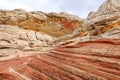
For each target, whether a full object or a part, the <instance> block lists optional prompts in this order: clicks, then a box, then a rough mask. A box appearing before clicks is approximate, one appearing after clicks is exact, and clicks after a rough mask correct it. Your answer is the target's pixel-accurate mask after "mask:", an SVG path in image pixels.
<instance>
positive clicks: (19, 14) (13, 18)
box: [0, 9, 82, 37]
mask: <svg viewBox="0 0 120 80" xmlns="http://www.w3.org/2000/svg"><path fill="white" fill-rule="evenodd" d="M81 21H82V19H81V18H79V17H77V16H74V15H70V14H67V13H60V14H58V13H53V12H52V13H48V14H47V13H43V12H41V11H33V12H27V11H24V10H21V9H15V10H11V11H10V10H0V24H5V25H13V26H19V27H20V28H23V29H27V30H35V31H38V32H39V31H42V32H44V33H46V34H49V35H52V36H55V37H59V36H62V35H65V34H70V33H72V31H73V30H74V29H75V28H77V27H78V26H80V25H81Z"/></svg>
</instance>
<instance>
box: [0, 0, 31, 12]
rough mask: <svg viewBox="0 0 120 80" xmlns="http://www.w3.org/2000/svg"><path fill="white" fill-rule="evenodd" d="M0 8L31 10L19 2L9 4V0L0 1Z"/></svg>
mask: <svg viewBox="0 0 120 80" xmlns="http://www.w3.org/2000/svg"><path fill="white" fill-rule="evenodd" d="M0 8H1V9H10V10H11V9H16V8H22V9H25V10H28V11H29V10H33V9H32V8H31V7H29V6H28V5H26V4H23V3H19V2H10V1H9V0H0Z"/></svg>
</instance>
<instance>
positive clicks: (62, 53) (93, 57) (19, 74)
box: [0, 39, 120, 80]
mask: <svg viewBox="0 0 120 80" xmlns="http://www.w3.org/2000/svg"><path fill="white" fill-rule="evenodd" d="M119 52H120V40H111V39H101V40H95V41H86V42H79V43H77V44H74V45H73V44H71V43H69V44H66V45H64V46H61V47H58V48H55V49H53V50H51V51H50V52H48V53H39V54H31V55H16V56H15V57H14V58H11V59H9V60H1V61H0V80H120V54H119Z"/></svg>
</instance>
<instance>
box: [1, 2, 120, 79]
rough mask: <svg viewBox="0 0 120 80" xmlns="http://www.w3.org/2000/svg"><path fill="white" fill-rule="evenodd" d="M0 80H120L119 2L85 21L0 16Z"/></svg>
mask: <svg viewBox="0 0 120 80" xmlns="http://www.w3.org/2000/svg"><path fill="white" fill-rule="evenodd" d="M0 80H120V0H106V1H105V2H104V3H103V4H102V5H101V6H100V8H99V9H98V10H97V11H96V12H91V13H90V14H89V15H88V17H87V18H86V19H81V18H79V17H77V16H75V15H70V14H67V13H64V12H61V13H59V14H58V13H54V12H51V13H44V12H41V11H33V12H26V11H24V10H21V9H15V10H1V11H0Z"/></svg>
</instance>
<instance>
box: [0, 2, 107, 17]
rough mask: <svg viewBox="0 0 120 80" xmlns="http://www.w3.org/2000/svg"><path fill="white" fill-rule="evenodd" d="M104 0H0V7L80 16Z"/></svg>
mask: <svg viewBox="0 0 120 80" xmlns="http://www.w3.org/2000/svg"><path fill="white" fill-rule="evenodd" d="M104 1H105V0H0V9H8V10H11V9H16V8H21V9H24V10H27V11H36V10H38V11H43V12H47V13H48V12H58V13H59V12H67V13H70V14H74V15H77V16H79V17H81V18H85V17H87V15H88V13H89V12H90V11H95V10H97V9H98V7H99V6H100V5H101V4H102V3H103V2H104Z"/></svg>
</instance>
